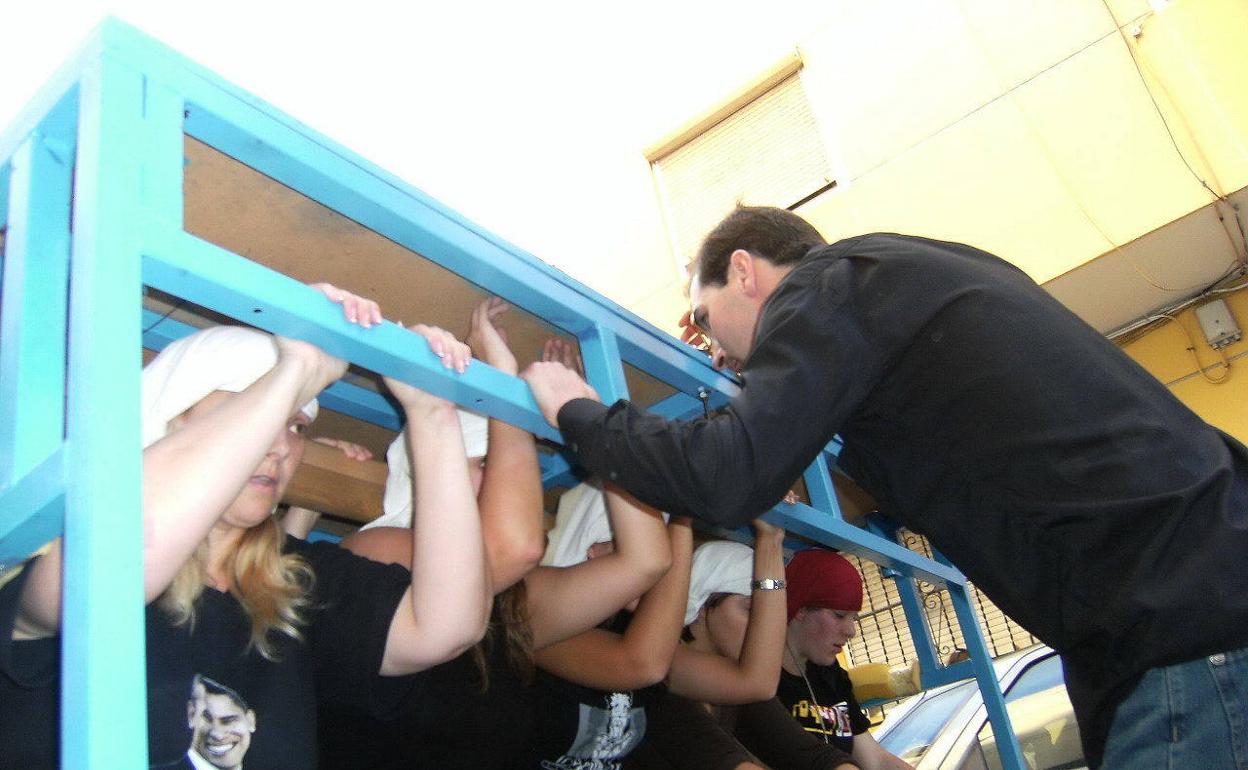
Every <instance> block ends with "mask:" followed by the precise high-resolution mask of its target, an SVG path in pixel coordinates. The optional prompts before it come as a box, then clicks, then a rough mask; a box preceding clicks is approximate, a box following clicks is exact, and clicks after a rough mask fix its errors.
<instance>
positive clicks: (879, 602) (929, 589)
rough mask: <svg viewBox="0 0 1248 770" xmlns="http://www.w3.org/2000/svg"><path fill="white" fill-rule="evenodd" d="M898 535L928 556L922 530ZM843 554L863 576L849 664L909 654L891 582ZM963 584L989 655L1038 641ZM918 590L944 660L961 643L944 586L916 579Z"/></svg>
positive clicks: (903, 660)
mask: <svg viewBox="0 0 1248 770" xmlns="http://www.w3.org/2000/svg"><path fill="white" fill-rule="evenodd" d="M898 539H899V541H900V542H901V544H902V545H904V546H906V547H907V548H909V549H910V550H912V551H915V552H916V553H921V554H923V555H924V556H927V557H931V555H932V549H931V546H930V545H929V544H928V542H927V538H925V537H923V536H922V535H917V534H915V533H913V532H910V531H908V530H904V529H903V530H899V531H898ZM849 560H850V561H851V562H853V563H854V565H855V566H856V567H858V569H859V571H860V572H861V573H862V580H863V600H862V612H861V613H859V615H858V628H859V633H858V636H856V637H855V638H854V639H853V640H851V641H850V643H849V649H848V651H847V654H848V655H849V659H850V663H851V665H857V664H862V663H884V664H887V665H890V666H893V665H902V664H907V663H909V662H910V661H912V660H914V659H915V651H914V641H913V639H912V638H911V635H910V627H909V626H908V625H907V624H906V617H905V612H904V611H903V610H902V607H901V597H900V596H899V595H898V593H897V586H896V583H895V582H894V581H893V580H892V579H891V578H886V577H884V576H883V575H881V574H880V568H879V566H878V565H876V564H875V563H874V562H869V561H862V560H860V559H858V558H857V557H854V556H849ZM969 589H970V590H969V593H970V596H971V600H972V602H973V603H974V605H975V609H976V610H977V611H978V613H979V624H980V628H981V630H982V631H983V633H984V637H985V641H987V643H988V651H989V653H991V655H992V656H993V657H994V658H995V657H998V656H1000V655H1005V654H1006V653H1009V652H1014V651H1015V650H1022V649H1026V648H1027V647H1031V646H1032V645H1035V644H1038V643H1039V642H1040V640H1039V639H1037V638H1036V637H1034V636H1032V635H1031V634H1030V633H1028V632H1027V630H1026V629H1024V628H1023V627H1022V626H1020V625H1018V624H1017V623H1015V622H1014V621H1012V620H1010V619H1009V617H1007V616H1006V614H1005V613H1004V612H1002V611H1001V610H1000V609H999V608H998V607H997V606H996V605H995V604H993V603H992V602H991V601H990V600H989V599H988V598H987V597H986V596H984V595H983V594H982V593H981V592H980V591H979V589H978V588H975V587H974V586H973V585H972V586H969ZM918 591H919V599H920V602H921V603H922V605H923V613H924V616H925V618H926V620H927V627H928V629H929V630H930V632H931V634H932V641H933V642H934V644H935V646H936V649H937V652H938V653H939V655H940V657H941V658H942V659H943V660H948V658H949V656H950V655H952V654H954V653H955V652H957V651H959V650H964V649H966V642H965V640H964V639H963V637H962V629H961V628H960V627H959V625H958V619H957V617H956V616H955V615H954V612H953V605H952V603H951V602H950V599H949V592H948V591H946V590H943V589H938V588H936V587H934V586H932V585H930V584H928V583H922V582H921V583H919V584H918Z"/></svg>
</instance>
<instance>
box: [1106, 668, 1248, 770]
mask: <svg viewBox="0 0 1248 770" xmlns="http://www.w3.org/2000/svg"><path fill="white" fill-rule="evenodd" d="M1102 768H1104V770H1162V769H1163V768H1168V769H1169V770H1189V769H1190V770H1248V647H1245V648H1242V649H1238V650H1232V651H1230V652H1224V653H1219V654H1217V655H1210V656H1209V657H1207V658H1198V659H1197V660H1191V661H1188V662H1186V663H1178V664H1175V665H1173V666H1166V667H1165V668H1154V669H1151V670H1149V671H1148V672H1147V673H1145V674H1144V676H1143V678H1141V679H1140V683H1139V685H1138V686H1137V687H1136V688H1135V690H1134V691H1133V692H1132V693H1131V694H1130V695H1129V696H1127V698H1126V700H1124V701H1123V702H1122V703H1121V704H1120V705H1119V706H1118V711H1117V713H1115V715H1114V721H1113V724H1112V726H1111V727H1110V730H1109V740H1108V742H1107V743H1106V746H1105V761H1104V764H1103V765H1102Z"/></svg>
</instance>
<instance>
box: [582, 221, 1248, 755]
mask: <svg viewBox="0 0 1248 770" xmlns="http://www.w3.org/2000/svg"><path fill="white" fill-rule="evenodd" d="M742 377H743V380H744V388H743V389H742V391H741V393H740V394H739V395H738V396H737V397H736V398H735V399H734V400H733V402H732V404H731V405H730V407H729V408H728V409H727V410H726V412H725V413H723V414H722V415H719V416H716V417H712V418H711V419H696V420H691V421H683V422H681V421H666V420H663V419H662V418H659V417H655V416H652V415H648V414H645V413H643V412H641V411H639V410H638V409H636V408H635V407H634V406H632V405H631V404H629V403H627V402H619V403H616V404H615V405H613V406H611V407H610V408H607V407H605V406H603V405H601V404H597V403H595V402H592V401H588V400H576V401H572V402H570V403H568V404H566V405H565V406H564V407H563V409H562V410H561V411H560V413H559V426H560V428H561V429H562V431H563V435H564V436H565V438H566V439H567V440H568V442H569V445H570V447H571V448H572V449H573V451H575V452H576V454H577V456H578V459H579V460H580V461H581V463H582V464H583V465H584V466H585V467H586V468H587V469H588V470H589V471H591V472H592V473H595V474H598V475H602V476H605V477H609V478H611V479H613V480H615V481H617V482H618V483H619V484H621V485H622V486H624V487H625V488H627V489H629V491H631V492H632V493H634V494H635V495H637V496H638V497H639V498H641V499H642V500H644V501H646V502H647V503H649V504H651V505H654V506H656V507H659V508H661V509H663V510H667V511H670V512H672V513H674V514H686V515H691V516H694V517H696V518H700V519H703V520H706V521H710V522H714V523H720V524H731V525H735V524H740V523H743V522H745V521H747V520H749V519H750V518H752V517H754V516H756V515H758V514H760V513H762V512H763V511H765V510H767V509H769V508H770V507H771V506H772V505H774V504H775V503H776V502H777V501H778V500H779V499H780V497H781V496H782V495H783V493H784V491H785V490H786V489H787V488H788V486H789V484H790V483H791V482H792V481H793V480H794V479H795V478H797V477H798V476H799V475H800V473H801V472H802V470H803V469H804V468H805V467H806V466H807V465H808V464H809V463H810V462H811V461H812V460H813V459H814V458H815V456H816V455H817V453H818V452H819V451H820V449H822V447H823V446H824V445H825V444H826V443H827V442H828V441H829V440H830V439H831V437H832V436H833V435H834V434H836V433H839V434H840V435H841V437H842V438H843V439H844V441H845V449H844V450H843V452H842V454H841V460H840V462H841V467H842V468H843V469H844V470H846V471H847V472H848V473H849V474H850V475H851V476H853V477H854V478H855V479H856V480H857V481H859V482H860V483H861V484H862V485H863V486H864V487H866V488H867V489H868V490H869V491H871V492H872V493H873V494H874V495H875V497H876V499H877V500H879V501H880V503H881V507H882V508H883V509H884V510H885V511H887V512H888V513H889V514H890V515H891V516H893V517H894V518H895V519H897V520H899V521H900V522H901V523H902V524H904V525H906V526H907V527H909V528H910V529H912V530H914V531H916V532H919V533H921V534H924V535H926V536H928V538H929V539H930V540H931V541H932V542H933V544H935V545H936V546H937V547H938V548H939V549H940V550H941V551H943V552H944V553H945V554H946V555H947V556H948V557H949V558H950V559H951V560H952V561H953V562H954V563H955V564H956V565H957V566H958V567H959V568H960V569H961V570H962V571H963V572H964V573H966V575H967V576H968V577H969V578H970V579H971V580H972V581H974V582H975V583H976V584H977V585H978V586H979V587H980V588H981V589H983V590H984V591H985V592H986V593H987V594H988V595H989V596H990V597H991V598H992V600H993V601H994V602H996V603H997V604H998V606H1000V607H1001V608H1002V609H1003V610H1004V611H1005V612H1006V613H1007V614H1009V615H1010V616H1011V617H1012V618H1014V619H1015V620H1017V621H1018V622H1019V623H1021V624H1022V625H1023V626H1024V627H1026V628H1027V629H1029V630H1030V631H1031V632H1032V633H1034V634H1036V635H1037V636H1039V637H1040V638H1042V639H1044V640H1045V641H1046V642H1047V643H1048V644H1050V645H1051V646H1053V647H1054V648H1055V649H1057V650H1058V651H1059V652H1061V653H1062V655H1063V658H1064V660H1065V663H1066V668H1067V679H1068V686H1069V689H1070V692H1071V697H1072V700H1073V701H1074V704H1075V708H1076V713H1077V714H1078V717H1079V722H1080V730H1081V733H1082V735H1083V738H1084V745H1085V749H1086V751H1087V754H1088V759H1089V761H1090V762H1091V763H1092V765H1093V766H1096V764H1098V763H1099V758H1100V753H1101V750H1102V747H1103V744H1104V741H1105V737H1106V735H1107V733H1108V731H1109V724H1110V720H1111V719H1112V717H1113V712H1114V708H1115V706H1116V704H1117V703H1118V702H1119V701H1120V700H1121V699H1122V697H1124V696H1125V695H1126V693H1127V692H1129V689H1130V688H1131V687H1132V686H1133V685H1134V683H1135V681H1136V680H1137V679H1138V677H1139V675H1140V674H1141V673H1143V671H1145V670H1147V669H1148V668H1152V667H1155V666H1160V665H1167V664H1170V663H1176V662H1181V661H1183V660H1190V659H1193V658H1196V657H1199V656H1202V655H1208V654H1212V653H1215V652H1219V651H1223V650H1227V649H1232V648H1235V647H1239V646H1242V645H1244V644H1246V643H1248V570H1245V569H1244V568H1243V566H1242V565H1243V560H1244V554H1245V553H1248V450H1246V449H1245V447H1244V446H1243V444H1241V443H1239V442H1238V441H1236V440H1234V439H1233V438H1231V437H1229V436H1227V435H1225V434H1223V433H1221V432H1220V431H1218V430H1216V429H1214V428H1212V427H1210V426H1209V425H1207V424H1206V423H1205V422H1204V421H1202V420H1201V419H1200V418H1199V417H1197V416H1196V415H1195V414H1193V413H1192V412H1191V411H1190V410H1189V409H1187V408H1186V407H1185V406H1184V405H1183V404H1181V403H1180V402H1179V401H1178V400H1177V399H1176V398H1175V397H1174V396H1173V395H1172V394H1171V393H1170V392H1169V391H1168V390H1167V389H1166V388H1165V387H1164V386H1163V385H1162V384H1161V383H1160V382H1158V381H1157V380H1156V379H1155V378H1153V377H1152V376H1151V375H1149V374H1148V373H1147V372H1145V371H1144V370H1143V369H1142V368H1140V367H1139V366H1138V365H1137V364H1135V363H1134V362H1133V361H1131V360H1130V359H1129V358H1128V357H1127V356H1126V355H1125V354H1124V353H1123V352H1122V351H1121V350H1119V349H1118V348H1117V347H1115V346H1114V345H1113V344H1112V343H1110V342H1108V341H1107V340H1105V339H1104V338H1103V337H1102V336H1101V335H1100V334H1098V333H1097V332H1096V331H1095V330H1094V329H1092V328H1090V327H1089V326H1087V325H1086V324H1085V323H1083V322H1082V321H1080V320H1079V319H1078V318H1077V317H1075V316H1074V315H1073V314H1072V313H1070V312H1069V311H1068V310H1067V309H1066V308H1064V307H1062V306H1061V305H1060V304H1059V303H1058V302H1057V301H1056V300H1054V299H1053V298H1052V297H1050V296H1049V295H1048V294H1047V293H1045V292H1044V291H1043V290H1042V289H1041V288H1040V287H1038V286H1037V285H1036V284H1035V283H1034V282H1033V281H1032V280H1031V279H1029V278H1028V277H1027V276H1026V275H1025V274H1024V273H1022V272H1021V271H1019V270H1018V269H1017V268H1015V267H1013V266H1012V265H1010V264H1008V263H1007V262H1005V261H1003V260H1001V259H998V258H997V257H994V256H992V255H990V254H987V253H985V252H982V251H979V250H977V249H974V248H971V247H968V246H964V245H961V244H954V243H945V242H938V241H932V240H926V239H922V238H913V237H907V236H901V235H893V234H875V235H867V236H862V237H858V238H853V239H849V240H846V241H841V242H838V243H836V244H833V245H830V246H827V247H821V248H819V249H815V250H813V251H812V252H811V253H810V254H808V255H807V256H806V257H805V258H804V259H803V260H802V261H801V262H800V263H799V264H798V265H797V266H796V267H794V269H793V270H792V271H791V272H790V273H789V274H788V275H787V276H786V277H785V278H784V280H783V281H782V282H781V283H780V285H779V286H778V287H777V288H776V290H775V291H774V292H773V293H772V295H771V297H770V298H769V299H768V300H767V302H766V304H765V305H764V307H763V311H762V316H761V318H760V320H759V324H758V329H757V333H756V337H755V343H754V349H753V351H752V353H751V355H750V357H749V360H748V361H747V362H746V365H745V368H744V370H743V372H742Z"/></svg>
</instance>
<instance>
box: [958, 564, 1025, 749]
mask: <svg viewBox="0 0 1248 770" xmlns="http://www.w3.org/2000/svg"><path fill="white" fill-rule="evenodd" d="M949 598H950V599H951V600H952V603H953V612H954V614H955V615H957V618H958V626H959V627H961V629H962V638H963V640H965V641H966V649H967V652H969V653H970V655H971V659H970V660H969V661H967V662H968V663H970V664H971V669H972V670H973V671H974V672H975V679H976V681H978V682H979V692H980V694H981V695H983V698H984V707H985V709H986V710H987V712H988V721H989V722H991V723H992V732H993V735H995V736H996V740H997V751H998V752H999V753H1000V756H1001V764H1002V765H1003V766H1004V767H1006V768H1010V770H1023V769H1024V768H1026V767H1028V766H1029V765H1028V764H1027V763H1026V762H1024V761H1023V751H1022V749H1021V748H1020V747H1019V745H1018V736H1017V735H1015V733H1014V728H1013V726H1012V725H1011V724H1010V714H1009V711H1008V710H1006V708H1005V698H1004V697H1003V696H1002V695H1001V685H1000V683H999V682H998V681H997V673H996V668H995V667H994V666H993V665H992V656H991V655H990V654H989V653H988V645H987V644H985V643H984V634H983V632H982V631H981V630H980V628H979V618H978V616H977V615H976V613H975V608H974V607H973V606H971V601H970V596H969V591H968V590H967V587H966V585H958V586H949Z"/></svg>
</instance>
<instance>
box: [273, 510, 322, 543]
mask: <svg viewBox="0 0 1248 770" xmlns="http://www.w3.org/2000/svg"><path fill="white" fill-rule="evenodd" d="M320 518H321V513H320V511H313V510H311V509H308V508H301V507H299V506H297V505H292V506H290V507H289V508H287V509H286V513H284V514H282V530H283V531H285V532H286V534H288V535H294V536H295V537H297V538H299V539H300V540H307V539H308V534H309V533H311V532H312V528H313V527H315V526H316V522H317V521H319V520H320Z"/></svg>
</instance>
